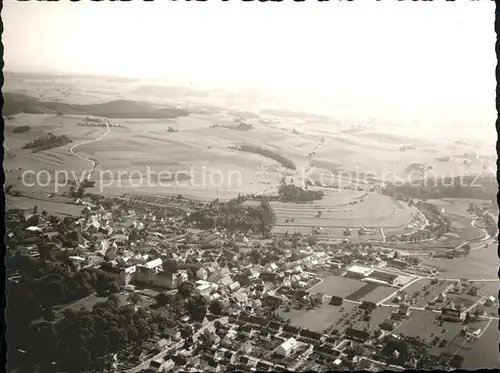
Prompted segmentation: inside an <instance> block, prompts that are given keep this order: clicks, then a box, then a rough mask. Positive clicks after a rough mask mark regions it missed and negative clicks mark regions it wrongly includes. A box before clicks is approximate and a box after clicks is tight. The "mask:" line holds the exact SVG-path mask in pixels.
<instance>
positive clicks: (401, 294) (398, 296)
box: [392, 290, 408, 303]
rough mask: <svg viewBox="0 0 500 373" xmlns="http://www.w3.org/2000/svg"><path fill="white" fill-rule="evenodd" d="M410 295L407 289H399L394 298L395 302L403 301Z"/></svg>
mask: <svg viewBox="0 0 500 373" xmlns="http://www.w3.org/2000/svg"><path fill="white" fill-rule="evenodd" d="M407 297H408V293H407V292H406V291H402V290H400V291H398V292H397V294H396V296H395V297H394V299H393V300H392V301H393V303H398V302H402V301H404V300H406V298H407Z"/></svg>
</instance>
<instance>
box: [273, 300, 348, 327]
mask: <svg viewBox="0 0 500 373" xmlns="http://www.w3.org/2000/svg"><path fill="white" fill-rule="evenodd" d="M355 306H356V305H355V304H352V303H345V304H343V305H342V306H340V307H336V306H330V305H328V304H323V305H321V306H320V307H318V308H315V309H313V310H309V311H307V310H296V309H294V308H293V307H292V309H291V310H290V312H285V311H284V309H283V308H282V309H280V310H279V315H280V316H281V317H283V318H284V319H285V320H286V319H290V324H291V325H293V326H297V327H301V328H304V329H309V330H311V331H315V332H318V333H322V332H323V331H324V330H325V329H327V328H329V327H330V326H332V325H335V324H336V323H337V322H338V321H339V320H340V319H341V318H343V316H342V315H343V314H344V313H348V314H351V312H352V310H353V309H354V308H355ZM341 310H342V311H341ZM344 319H345V320H347V318H344ZM337 328H338V329H340V327H339V326H338V327H336V329H337Z"/></svg>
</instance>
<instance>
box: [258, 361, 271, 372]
mask: <svg viewBox="0 0 500 373" xmlns="http://www.w3.org/2000/svg"><path fill="white" fill-rule="evenodd" d="M255 368H256V371H257V372H269V371H270V370H271V369H272V367H271V365H269V364H267V363H264V362H263V361H259V362H257V365H256V367H255Z"/></svg>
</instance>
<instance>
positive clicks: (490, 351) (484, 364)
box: [459, 320, 500, 370]
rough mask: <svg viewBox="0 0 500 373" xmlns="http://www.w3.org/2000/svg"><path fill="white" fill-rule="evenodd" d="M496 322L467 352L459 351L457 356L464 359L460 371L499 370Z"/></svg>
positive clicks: (498, 337)
mask: <svg viewBox="0 0 500 373" xmlns="http://www.w3.org/2000/svg"><path fill="white" fill-rule="evenodd" d="M499 343H500V336H499V334H498V321H495V320H494V321H493V322H492V323H491V324H490V326H489V327H488V328H487V329H486V331H485V332H484V334H483V335H482V336H481V338H479V339H478V340H477V341H476V342H475V343H474V344H472V346H471V348H470V349H468V350H460V351H459V354H460V355H462V356H463V357H464V361H463V364H462V369H466V370H476V369H499V368H500V358H499V356H498V344H499Z"/></svg>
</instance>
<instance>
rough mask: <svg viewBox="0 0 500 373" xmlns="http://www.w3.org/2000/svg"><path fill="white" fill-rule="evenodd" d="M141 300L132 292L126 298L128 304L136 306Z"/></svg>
mask: <svg viewBox="0 0 500 373" xmlns="http://www.w3.org/2000/svg"><path fill="white" fill-rule="evenodd" d="M141 300H142V298H141V296H140V294H139V293H136V292H133V293H132V294H130V295H129V297H128V298H127V301H129V302H130V303H132V304H133V305H136V304H137V303H139V302H140V301H141Z"/></svg>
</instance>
